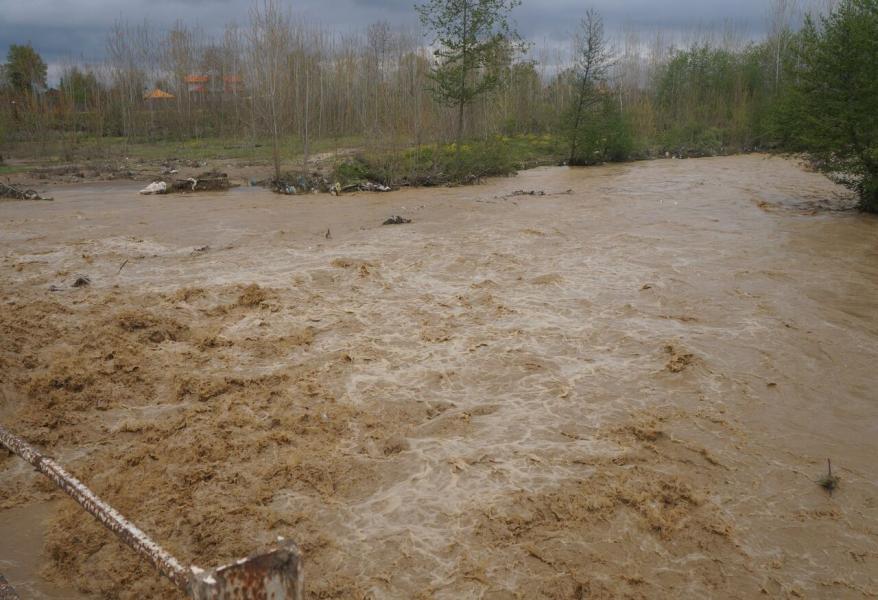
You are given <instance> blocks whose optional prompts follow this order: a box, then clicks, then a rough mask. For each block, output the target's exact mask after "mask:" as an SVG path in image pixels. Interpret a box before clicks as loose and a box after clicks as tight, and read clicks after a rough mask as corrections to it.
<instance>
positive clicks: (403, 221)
mask: <svg viewBox="0 0 878 600" xmlns="http://www.w3.org/2000/svg"><path fill="white" fill-rule="evenodd" d="M411 222H412V220H411V219H404V218H402V217H400V216H399V215H397V216H395V217H390V218H389V219H387V220H386V221H384V222H383V223H382V225H405V224H406V223H411Z"/></svg>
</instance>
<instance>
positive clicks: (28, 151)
mask: <svg viewBox="0 0 878 600" xmlns="http://www.w3.org/2000/svg"><path fill="white" fill-rule="evenodd" d="M362 142H363V140H362V138H360V137H337V138H334V137H328V138H323V139H319V140H313V141H312V142H311V144H310V146H311V147H310V149H309V150H310V153H311V154H316V153H323V152H332V151H335V150H339V149H344V148H350V147H352V146H358V145H360V144H362ZM280 151H281V158H282V160H283V161H284V162H289V161H291V160H295V159H297V158H299V157H301V156H302V153H303V145H302V142H301V140H300V139H299V138H292V137H286V138H285V139H284V140H283V143H282V146H281V149H280ZM4 153H5V154H8V155H11V156H16V157H20V158H30V157H33V158H34V159H35V162H76V161H82V160H101V159H104V160H109V159H118V158H120V157H121V158H129V159H132V160H138V159H140V160H147V161H155V160H164V159H167V158H176V159H181V160H219V159H228V160H252V161H254V162H269V161H271V159H272V147H271V140H270V139H257V140H256V141H255V143H254V141H253V140H252V139H249V138H248V139H243V138H197V139H191V140H183V141H178V140H157V141H135V142H130V143H126V140H125V138H122V137H105V138H101V139H98V138H95V137H82V138H79V139H78V140H77V143H76V146H75V147H74V148H73V150H72V151H70V149H69V147H65V146H64V145H62V143H61V141H60V140H57V141H55V142H52V143H50V144H48V145H47V146H46V147H45V148H43V147H41V146H40V144H38V143H36V142H28V143H18V144H14V145H13V144H10V145H8V146H7V147H6V149H4ZM37 157H39V158H37Z"/></svg>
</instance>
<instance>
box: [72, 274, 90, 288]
mask: <svg viewBox="0 0 878 600" xmlns="http://www.w3.org/2000/svg"><path fill="white" fill-rule="evenodd" d="M87 285H91V279H89V278H88V276H87V275H77V276H76V280H75V281H74V282H73V287H75V288H78V287H85V286H87Z"/></svg>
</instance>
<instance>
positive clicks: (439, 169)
mask: <svg viewBox="0 0 878 600" xmlns="http://www.w3.org/2000/svg"><path fill="white" fill-rule="evenodd" d="M561 147H562V144H561V142H560V140H559V139H558V138H557V137H555V136H552V135H542V136H540V135H523V136H515V137H506V136H493V137H490V138H488V139H484V140H470V141H467V142H466V143H464V144H462V145H461V147H460V149H459V150H458V148H457V145H456V144H433V145H428V146H420V147H417V148H408V149H405V150H395V151H383V152H381V151H378V152H371V153H360V154H358V155H356V156H355V157H353V158H351V159H347V160H345V161H342V162H341V163H339V164H337V165H336V167H335V170H334V172H333V177H334V179H335V180H336V181H338V182H339V183H341V184H342V185H350V184H355V183H361V182H364V181H374V182H378V183H381V184H383V185H389V186H405V185H413V186H431V185H449V184H466V183H475V182H478V181H479V180H480V179H482V178H483V177H491V176H501V175H510V174H512V173H515V172H516V171H518V170H520V169H526V168H530V167H534V166H538V165H543V164H557V163H558V162H559V161H560V160H561V157H562V156H563V152H562V150H561Z"/></svg>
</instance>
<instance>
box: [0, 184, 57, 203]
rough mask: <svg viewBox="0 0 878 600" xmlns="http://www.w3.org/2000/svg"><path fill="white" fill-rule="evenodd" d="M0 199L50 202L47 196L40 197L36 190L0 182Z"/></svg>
mask: <svg viewBox="0 0 878 600" xmlns="http://www.w3.org/2000/svg"><path fill="white" fill-rule="evenodd" d="M0 198H10V199H12V200H52V198H49V197H48V196H41V195H40V193H39V192H37V191H36V190H26V189H22V188H19V187H16V186H14V185H10V184H8V183H2V182H0Z"/></svg>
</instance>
